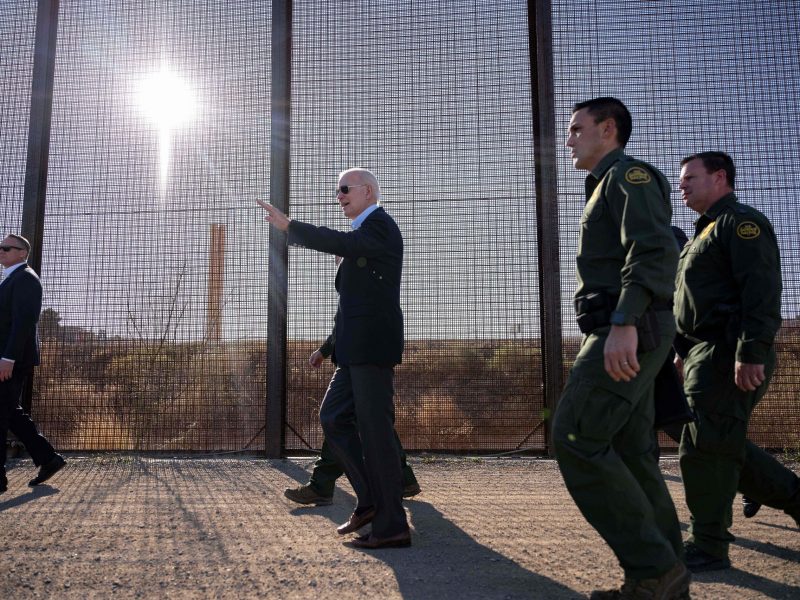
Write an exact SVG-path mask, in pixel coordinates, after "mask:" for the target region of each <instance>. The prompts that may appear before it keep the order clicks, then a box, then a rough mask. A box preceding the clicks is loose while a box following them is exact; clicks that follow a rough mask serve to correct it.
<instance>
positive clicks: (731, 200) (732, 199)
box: [703, 192, 738, 221]
mask: <svg viewBox="0 0 800 600" xmlns="http://www.w3.org/2000/svg"><path fill="white" fill-rule="evenodd" d="M736 202H738V199H737V198H736V194H735V193H733V192H730V193H729V194H725V195H724V196H723V197H722V198H720V199H719V200H717V201H716V202H714V204H712V205H711V207H710V208H709V209H708V210H707V211H706V212H705V213H703V216H705V217H708V219H709V220H711V221H713V220H715V219H716V218H717V217H718V216H719V215H720V213H721V212H722V211H723V210H725V209H726V208H728V207H729V206H730V205H731V204H735V203H736Z"/></svg>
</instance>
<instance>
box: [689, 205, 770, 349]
mask: <svg viewBox="0 0 800 600" xmlns="http://www.w3.org/2000/svg"><path fill="white" fill-rule="evenodd" d="M675 321H676V324H677V327H678V332H679V333H681V334H684V335H687V336H690V337H692V338H695V339H696V340H702V341H717V340H724V339H726V338H727V339H728V341H729V342H731V343H733V342H734V341H735V343H736V360H738V361H740V362H745V363H752V364H763V363H764V362H765V360H766V358H767V356H768V354H769V350H770V348H771V346H772V343H773V341H774V339H775V334H776V333H777V332H778V329H779V328H780V326H781V266H780V255H779V252H778V241H777V239H776V237H775V232H774V231H773V229H772V225H771V224H770V222H769V220H768V219H767V218H766V217H765V216H764V215H763V214H761V213H760V212H759V211H757V210H756V209H755V208H753V207H751V206H747V205H746V204H740V203H739V202H738V200H737V198H736V195H735V194H733V193H730V194H727V195H726V196H723V197H722V198H720V199H719V200H718V201H717V202H716V203H715V204H714V205H713V206H712V207H711V208H709V209H708V210H707V211H706V213H705V214H704V215H702V216H701V217H700V218H699V219H698V220H697V222H696V223H695V234H694V238H693V239H692V241H691V243H689V244H688V245H687V246H686V247H685V248H684V249H683V252H681V258H680V264H679V267H678V276H677V278H676V290H675Z"/></svg>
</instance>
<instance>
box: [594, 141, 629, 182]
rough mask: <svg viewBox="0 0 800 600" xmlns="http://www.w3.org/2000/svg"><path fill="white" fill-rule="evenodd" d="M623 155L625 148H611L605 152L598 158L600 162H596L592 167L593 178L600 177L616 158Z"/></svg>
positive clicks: (620, 157) (618, 158)
mask: <svg viewBox="0 0 800 600" xmlns="http://www.w3.org/2000/svg"><path fill="white" fill-rule="evenodd" d="M624 156H625V149H624V148H617V149H615V150H612V151H611V152H609V153H608V154H606V155H605V156H604V157H603V158H601V159H600V162H599V163H597V166H596V167H595V168H594V169H592V171H591V175H592V177H594V178H595V179H601V178H602V177H603V175H605V172H606V171H608V170H609V169H610V168H611V165H613V164H614V163H615V162H617V161H618V160H620V159H622V158H623V157H624Z"/></svg>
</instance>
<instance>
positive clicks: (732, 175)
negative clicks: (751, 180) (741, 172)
mask: <svg viewBox="0 0 800 600" xmlns="http://www.w3.org/2000/svg"><path fill="white" fill-rule="evenodd" d="M693 160H701V161H703V167H704V168H705V170H706V172H708V173H716V172H717V171H725V179H726V181H727V182H728V185H729V186H731V189H734V182H735V181H736V165H734V164H733V159H732V158H731V157H730V156H728V155H727V154H725V153H724V152H717V151H711V152H698V153H697V154H691V155H689V156H687V157H686V158H684V159H683V160H682V161H681V166H683V165H685V164H686V163H688V162H691V161H693Z"/></svg>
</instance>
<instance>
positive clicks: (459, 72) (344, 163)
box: [0, 0, 800, 451]
mask: <svg viewBox="0 0 800 600" xmlns="http://www.w3.org/2000/svg"><path fill="white" fill-rule="evenodd" d="M527 4H528V3H525V2H520V1H517V0H513V1H509V2H502V3H487V2H479V1H477V0H449V1H447V2H441V1H436V0H420V1H415V2H412V3H397V2H392V1H390V0H347V1H346V2H336V3H330V2H317V1H313V0H303V1H297V2H294V7H293V14H294V28H293V43H292V53H293V56H292V58H293V69H292V123H291V124H292V139H291V161H292V162H291V164H292V171H291V177H292V195H291V199H290V203H291V214H292V216H293V217H294V218H298V219H301V220H305V221H309V222H312V223H315V224H324V225H327V226H330V227H334V228H337V229H343V230H344V229H346V228H347V227H348V226H349V224H348V222H347V221H346V219H344V217H343V216H342V215H341V213H340V210H339V208H338V206H337V204H336V201H335V197H334V193H333V190H334V188H335V185H336V180H337V175H338V173H339V171H341V170H342V169H344V168H347V167H350V166H365V167H368V168H371V169H373V170H374V171H375V173H376V174H377V176H378V178H379V180H380V182H381V184H382V188H383V204H384V206H385V208H386V209H387V211H388V212H390V213H391V214H392V215H393V216H394V218H395V219H396V220H397V222H398V224H399V226H400V228H401V230H402V232H403V234H404V238H405V265H404V281H403V284H404V286H403V292H402V304H403V309H404V311H405V318H406V338H407V344H406V353H405V355H404V362H403V364H402V365H401V366H400V367H398V369H397V377H396V388H397V389H396V391H397V395H396V400H397V416H398V421H397V427H398V431H399V432H400V435H401V437H402V439H403V442H404V444H405V446H406V447H407V448H409V449H452V450H484V451H486V450H513V449H516V448H525V449H535V450H542V449H544V448H545V438H544V434H543V427H542V424H541V417H542V409H543V406H544V398H543V391H542V371H541V369H542V367H541V357H540V337H541V331H540V327H539V311H540V305H539V290H538V280H539V273H538V272H537V269H538V266H537V243H538V240H537V236H536V225H537V224H536V221H535V215H536V211H535V203H536V200H537V199H536V197H535V193H534V163H533V144H534V140H533V125H532V115H531V105H532V102H531V84H530V58H529V56H528V28H527V24H528V15H527ZM270 9H271V8H270V5H269V4H268V3H267V4H264V3H252V2H247V1H244V0H233V1H232V0H226V1H216V2H214V1H208V0H205V1H203V2H186V1H181V0H160V1H155V0H138V1H135V2H124V3H109V2H103V1H100V0H85V1H83V2H62V3H61V8H60V14H59V24H58V25H59V26H58V43H57V50H56V56H57V60H56V69H55V92H54V101H53V119H52V137H51V144H50V158H49V180H48V186H47V206H46V208H47V211H46V219H45V224H44V232H45V234H44V246H43V259H42V264H43V267H42V271H43V272H42V276H43V281H44V285H45V311H44V313H43V316H42V322H41V328H40V330H41V335H42V341H43V364H42V366H41V367H40V369H39V370H38V372H37V377H36V387H35V396H34V411H35V417H36V419H37V420H38V422H39V424H40V425H41V427H42V429H43V430H44V432H45V433H46V434H47V435H48V436H50V437H52V438H53V440H54V441H55V442H56V444H57V445H58V446H59V448H62V449H65V450H69V449H140V450H211V449H215V450H223V449H237V448H242V447H249V448H252V449H260V448H263V447H264V444H263V435H262V433H261V432H262V429H263V427H264V422H265V419H266V415H265V410H264V406H265V394H266V382H265V378H266V348H267V342H266V340H267V333H268V332H267V325H266V322H267V314H266V313H267V298H268V289H267V244H266V241H267V234H268V233H267V232H268V227H267V225H266V224H265V223H264V222H263V220H262V218H261V217H262V214H261V212H260V209H258V208H257V207H256V206H255V204H254V200H255V199H256V198H258V197H264V195H265V194H266V193H267V190H269V177H268V170H269V159H270V156H269V147H270V140H269V131H270V88H271V85H270V77H271V73H270V59H271V56H270V27H271V22H270ZM0 16H2V18H0V68H2V71H0V73H2V77H3V83H4V92H5V93H4V95H3V97H2V98H0V126H1V129H0V132H2V133H1V135H2V136H3V143H2V144H0V182H1V183H2V185H0V194H2V208H0V215H2V219H3V224H4V226H5V228H6V230H16V229H18V227H19V224H20V215H21V213H22V196H23V187H24V172H25V154H26V134H27V123H28V111H29V101H30V100H29V95H30V87H31V71H32V63H33V44H34V41H33V38H34V25H35V3H31V2H20V1H8V2H4V3H2V7H0ZM552 18H553V62H554V68H555V79H554V82H553V83H554V89H555V106H556V126H557V130H558V131H559V139H558V140H557V144H558V145H559V148H558V149H557V155H558V157H559V161H558V174H559V197H558V202H559V207H560V221H561V223H560V232H559V233H560V237H561V240H562V242H561V247H560V257H561V267H560V268H561V278H562V296H561V301H562V312H563V318H564V337H563V341H564V360H565V363H566V364H569V362H570V360H571V359H572V357H573V356H574V354H575V352H576V349H577V344H578V341H579V338H578V333H577V329H576V328H575V326H574V324H573V322H572V315H573V310H572V306H571V295H572V292H573V290H574V286H575V283H574V267H573V265H574V253H575V245H576V234H577V222H578V219H579V215H580V212H581V210H582V206H583V185H582V181H583V174H582V173H578V172H576V171H574V169H573V168H572V165H571V163H570V161H569V160H568V155H567V153H566V151H565V150H563V148H561V147H560V146H561V143H562V142H563V138H562V137H560V136H561V135H563V132H565V131H566V127H567V122H568V120H569V116H570V107H571V105H572V103H574V102H575V101H578V100H584V99H587V98H590V97H593V96H598V95H614V96H617V97H619V98H621V99H622V100H623V101H625V102H626V103H627V104H628V106H629V107H630V108H631V111H632V112H633V115H634V132H633V137H632V139H631V142H630V144H629V152H630V153H631V154H633V155H635V156H637V157H640V158H642V159H644V160H647V161H649V162H651V163H652V164H654V165H655V166H657V167H659V168H660V169H661V170H662V171H663V172H664V173H665V174H666V175H667V176H668V177H669V179H670V181H671V182H672V184H673V188H674V189H677V176H678V169H679V167H678V163H679V160H680V158H681V157H682V156H684V155H686V154H689V153H692V152H696V151H699V150H705V149H712V148H717V149H722V150H725V151H727V152H729V153H730V154H731V155H732V156H733V157H734V160H735V161H736V163H737V166H738V169H739V176H738V186H737V187H738V191H739V194H740V197H741V199H742V200H743V201H745V202H747V203H751V204H753V205H754V206H756V207H757V208H759V209H760V210H762V211H763V212H764V213H765V214H767V216H768V217H770V218H771V220H772V222H773V223H774V224H775V227H776V230H777V233H778V236H779V238H780V244H781V252H782V261H783V263H782V266H783V273H784V293H783V315H784V319H785V321H784V327H783V329H782V331H781V334H780V336H779V340H778V349H779V353H780V357H779V360H780V365H779V371H778V373H777V375H776V377H775V379H774V381H773V383H772V386H771V389H770V393H769V395H768V397H767V398H766V399H765V400H764V401H763V404H762V405H761V406H760V407H759V408H758V409H757V411H756V414H755V417H754V419H753V422H752V428H751V433H752V437H753V439H754V440H755V441H756V442H757V443H759V444H761V445H765V446H769V447H785V446H796V445H797V444H798V436H799V435H800V432H798V428H797V423H798V422H800V419H798V408H797V404H796V402H795V397H796V395H797V390H798V389H800V370H799V369H800V367H798V366H797V365H798V364H799V363H800V361H798V360H797V356H796V355H797V350H796V348H797V346H798V343H800V326H798V321H797V315H798V312H799V311H798V303H799V302H800V301H798V298H800V289H798V287H799V286H800V281H799V280H798V275H797V273H798V272H800V265H798V263H800V252H798V249H797V247H796V243H795V241H796V240H797V239H798V230H797V229H798V227H800V226H798V225H797V223H798V222H800V219H799V218H798V217H799V216H800V215H798V212H800V208H799V207H800V203H798V202H797V192H796V190H797V189H800V185H798V184H800V181H798V180H800V174H799V173H798V171H797V169H796V168H795V165H796V164H797V163H798V158H800V156H798V154H800V144H799V143H798V136H800V134H798V115H800V113H798V110H797V106H796V99H797V98H798V97H799V96H800V94H798V91H800V90H799V89H798V87H800V83H798V82H799V81H800V66H798V61H797V56H798V55H800V48H798V39H799V37H798V30H799V29H800V7H798V5H797V4H796V3H795V2H790V1H789V0H784V1H778V2H775V1H766V0H756V1H747V2H745V1H744V0H735V1H733V2H728V3H726V4H724V6H722V5H720V6H715V7H714V10H713V11H709V10H708V8H707V7H703V6H701V5H697V6H694V5H687V3H685V2H678V1H677V0H665V1H661V2H645V1H640V0H626V1H623V2H612V1H610V0H605V1H600V0H577V1H575V0H571V1H569V2H562V1H555V2H553V15H552ZM776 23H779V24H780V28H776V27H775V24H776ZM541 76H543V75H541V74H540V77H541ZM544 200H546V201H549V200H550V199H544ZM673 208H674V221H675V223H676V224H677V225H680V226H681V227H683V228H684V229H685V230H686V231H687V232H689V233H691V231H692V226H691V222H692V219H693V215H692V214H691V213H690V211H688V210H687V209H686V208H684V207H683V206H682V203H681V202H680V198H679V196H678V194H677V193H675V192H674V193H673ZM335 268H336V267H335V262H334V259H333V257H329V256H323V255H320V254H317V253H313V252H310V251H307V250H302V249H293V250H292V251H291V252H290V257H289V269H290V271H289V298H288V302H289V314H288V334H289V335H288V340H289V341H288V347H287V365H286V368H287V374H288V377H287V380H288V404H287V411H286V445H287V448H288V449H290V450H294V449H302V448H306V447H308V446H310V447H319V444H320V442H321V432H320V429H319V424H318V418H317V416H318V406H319V401H320V399H321V397H322V395H323V393H324V390H325V386H326V384H327V380H328V378H329V376H330V372H331V367H330V365H326V366H325V367H323V368H322V369H320V370H314V369H311V368H309V367H308V366H307V365H306V361H307V359H308V356H309V355H310V354H311V352H312V351H313V350H314V349H315V348H316V347H318V345H319V344H320V343H321V342H322V341H323V340H324V339H325V337H326V336H327V334H328V333H329V332H330V328H331V326H332V322H333V315H334V312H335V307H336V294H335V291H334V289H333V278H334V275H335ZM664 441H665V442H666V440H664Z"/></svg>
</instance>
